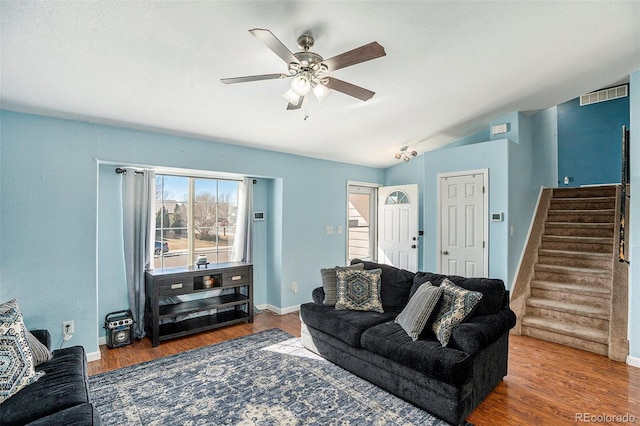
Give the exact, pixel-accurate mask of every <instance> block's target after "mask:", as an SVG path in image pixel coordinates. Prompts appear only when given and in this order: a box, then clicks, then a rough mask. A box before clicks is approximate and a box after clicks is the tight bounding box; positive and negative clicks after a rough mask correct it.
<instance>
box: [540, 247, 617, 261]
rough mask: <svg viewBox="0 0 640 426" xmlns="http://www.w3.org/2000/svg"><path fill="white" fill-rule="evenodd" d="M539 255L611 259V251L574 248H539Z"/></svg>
mask: <svg viewBox="0 0 640 426" xmlns="http://www.w3.org/2000/svg"><path fill="white" fill-rule="evenodd" d="M538 255H539V256H553V257H574V258H579V259H594V260H607V259H611V254H610V253H592V252H588V251H572V250H556V249H542V248H541V249H539V250H538Z"/></svg>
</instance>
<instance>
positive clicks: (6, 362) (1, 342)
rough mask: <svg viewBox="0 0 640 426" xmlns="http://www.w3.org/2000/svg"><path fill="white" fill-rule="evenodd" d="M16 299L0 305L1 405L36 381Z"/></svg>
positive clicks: (38, 374) (37, 374) (39, 374)
mask: <svg viewBox="0 0 640 426" xmlns="http://www.w3.org/2000/svg"><path fill="white" fill-rule="evenodd" d="M25 333H26V329H25V328H24V323H23V321H22V314H21V313H20V309H18V301H17V300H16V299H13V300H10V301H8V302H5V303H3V304H2V305H0V403H2V402H3V401H4V400H6V399H9V398H10V397H11V396H12V395H13V394H15V393H16V392H18V391H19V390H20V389H22V388H24V387H25V386H27V385H30V384H31V383H33V382H35V381H36V380H38V379H39V378H40V377H42V376H43V375H44V372H36V370H35V368H34V365H33V356H32V355H31V349H29V344H28V343H27V339H26V337H25Z"/></svg>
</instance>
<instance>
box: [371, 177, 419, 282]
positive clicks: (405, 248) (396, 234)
mask: <svg viewBox="0 0 640 426" xmlns="http://www.w3.org/2000/svg"><path fill="white" fill-rule="evenodd" d="M378 218H379V219H378V263H384V264H386V265H393V266H395V267H397V268H401V269H406V270H408V271H411V272H416V271H417V270H418V185H399V186H384V187H381V188H379V189H378Z"/></svg>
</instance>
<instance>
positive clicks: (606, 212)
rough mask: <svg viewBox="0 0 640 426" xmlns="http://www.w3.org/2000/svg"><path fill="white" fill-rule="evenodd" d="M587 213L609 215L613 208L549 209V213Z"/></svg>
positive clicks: (613, 210) (612, 212)
mask: <svg viewBox="0 0 640 426" xmlns="http://www.w3.org/2000/svg"><path fill="white" fill-rule="evenodd" d="M577 213H579V214H587V215H597V216H609V215H613V214H614V213H615V209H569V210H567V209H551V208H550V209H549V214H556V215H558V214H577Z"/></svg>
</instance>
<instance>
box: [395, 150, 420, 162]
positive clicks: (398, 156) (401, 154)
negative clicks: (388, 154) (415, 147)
mask: <svg viewBox="0 0 640 426" xmlns="http://www.w3.org/2000/svg"><path fill="white" fill-rule="evenodd" d="M407 149H409V147H408V146H403V147H402V148H400V152H398V153H397V154H396V160H402V161H404V162H405V163H406V162H408V161H410V160H411V157H415V156H417V155H418V152H417V151H411V152H410V153H407Z"/></svg>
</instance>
